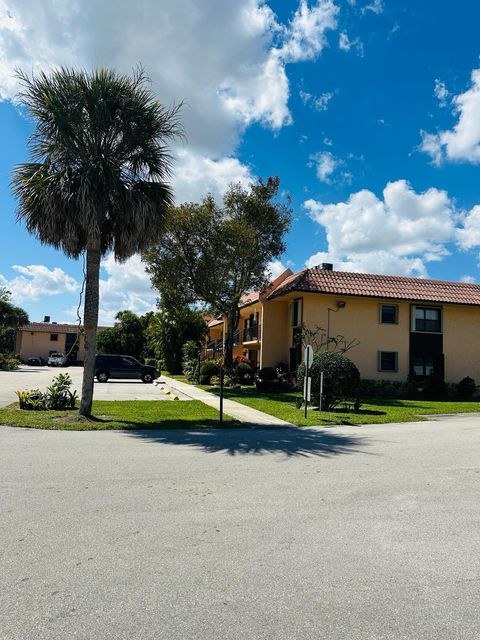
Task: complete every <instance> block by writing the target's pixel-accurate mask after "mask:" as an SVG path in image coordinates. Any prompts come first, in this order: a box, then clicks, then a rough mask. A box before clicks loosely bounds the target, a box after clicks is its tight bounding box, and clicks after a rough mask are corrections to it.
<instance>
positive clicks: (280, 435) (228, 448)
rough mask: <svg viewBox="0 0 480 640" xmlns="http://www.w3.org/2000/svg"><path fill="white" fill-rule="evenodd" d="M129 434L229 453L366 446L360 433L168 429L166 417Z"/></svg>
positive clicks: (316, 452) (290, 453)
mask: <svg viewBox="0 0 480 640" xmlns="http://www.w3.org/2000/svg"><path fill="white" fill-rule="evenodd" d="M208 422H210V421H208V420H206V421H205V427H208V426H209V425H208V424H207V423H208ZM212 422H214V421H212ZM217 424H218V423H217ZM211 426H213V425H211ZM177 429H178V427H177ZM128 435H129V436H130V437H132V438H140V439H142V440H145V441H147V442H155V443H158V444H176V445H182V446H187V447H192V448H194V449H200V450H202V451H204V452H205V453H224V454H225V455H230V456H235V455H239V454H253V455H265V454H278V453H279V454H284V455H285V456H287V457H295V456H303V457H309V456H322V457H331V456H337V455H343V454H347V453H359V452H360V447H361V446H364V443H363V442H362V440H361V439H360V438H357V437H352V436H344V435H339V434H334V433H327V432H325V431H318V430H316V429H308V428H305V427H304V428H302V429H299V428H296V427H282V428H264V427H256V428H253V429H252V428H244V427H236V428H232V429H220V428H217V429H208V430H207V429H204V428H200V429H196V428H188V425H185V427H184V428H183V429H182V430H181V431H180V430H170V431H169V430H168V421H165V422H162V430H158V431H152V430H149V431H146V430H136V431H131V432H130V431H129V432H128Z"/></svg>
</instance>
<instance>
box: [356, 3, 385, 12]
mask: <svg viewBox="0 0 480 640" xmlns="http://www.w3.org/2000/svg"><path fill="white" fill-rule="evenodd" d="M369 11H370V12H371V13H375V14H376V15H379V14H380V13H383V2H382V0H373V2H371V3H370V4H366V5H365V6H364V7H362V8H361V12H362V13H368V12H369Z"/></svg>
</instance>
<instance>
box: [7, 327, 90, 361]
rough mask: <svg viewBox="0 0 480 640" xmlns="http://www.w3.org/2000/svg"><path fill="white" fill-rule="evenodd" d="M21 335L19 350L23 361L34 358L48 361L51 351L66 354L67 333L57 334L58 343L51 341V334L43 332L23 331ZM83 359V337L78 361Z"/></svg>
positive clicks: (18, 343) (18, 342) (18, 341)
mask: <svg viewBox="0 0 480 640" xmlns="http://www.w3.org/2000/svg"><path fill="white" fill-rule="evenodd" d="M19 334H20V335H21V337H20V339H18V340H17V349H18V348H19V355H20V358H21V359H22V360H27V359H28V358H32V357H40V358H44V359H45V360H46V359H47V358H48V356H49V355H50V352H51V351H58V352H60V353H65V340H66V334H65V333H58V334H56V335H58V340H57V341H55V340H50V333H46V332H45V333H44V332H43V331H21V332H19ZM83 357H84V348H83V337H81V338H80V348H79V352H78V359H79V360H83Z"/></svg>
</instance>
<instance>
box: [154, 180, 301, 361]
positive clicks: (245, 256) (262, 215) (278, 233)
mask: <svg viewBox="0 0 480 640" xmlns="http://www.w3.org/2000/svg"><path fill="white" fill-rule="evenodd" d="M278 189H279V179H278V178H268V180H267V181H266V182H264V181H262V180H261V179H259V180H258V182H257V183H255V184H252V185H250V187H249V188H245V187H243V186H241V185H240V184H231V185H230V186H229V188H228V190H227V192H226V194H225V196H224V199H223V206H221V207H220V206H218V205H217V204H216V203H215V201H214V200H213V198H212V197H211V196H208V197H206V198H205V199H204V200H203V201H202V202H201V203H199V204H194V203H189V204H184V205H182V206H180V207H176V208H174V209H173V210H172V211H171V215H170V217H169V224H168V229H167V233H166V234H165V236H164V238H163V240H162V245H161V246H159V247H157V248H156V249H152V250H150V251H148V252H146V253H145V254H144V260H145V261H146V263H147V271H148V272H149V273H150V275H151V279H152V284H153V285H154V287H156V288H157V289H158V290H159V291H160V294H161V297H162V300H164V301H165V304H166V306H167V307H168V308H170V307H172V306H173V305H174V304H178V303H179V302H181V303H182V304H183V305H187V304H192V303H195V302H199V301H200V302H203V303H204V304H206V305H207V306H209V307H211V308H212V309H213V310H214V312H215V313H220V314H222V315H223V316H224V317H225V318H226V320H227V332H226V344H225V364H226V366H227V367H230V366H231V365H232V363H233V345H234V335H235V331H236V329H237V325H238V320H239V306H238V305H239V302H240V299H241V297H242V295H243V294H244V293H245V292H247V291H250V290H252V289H258V288H262V287H264V286H265V285H266V284H267V282H268V274H267V270H268V264H269V262H270V261H271V260H272V259H274V258H277V257H278V256H280V255H281V254H282V253H283V251H284V250H285V243H284V238H285V234H286V232H287V230H288V228H289V226H290V220H291V210H290V206H289V202H286V203H285V202H281V201H279V200H278V199H277V196H278Z"/></svg>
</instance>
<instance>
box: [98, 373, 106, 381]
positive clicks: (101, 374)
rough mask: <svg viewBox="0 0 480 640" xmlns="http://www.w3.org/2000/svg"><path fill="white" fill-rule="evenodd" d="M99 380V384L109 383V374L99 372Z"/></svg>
mask: <svg viewBox="0 0 480 640" xmlns="http://www.w3.org/2000/svg"><path fill="white" fill-rule="evenodd" d="M97 380H98V381H99V382H108V373H107V372H106V371H99V372H98V373H97Z"/></svg>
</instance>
